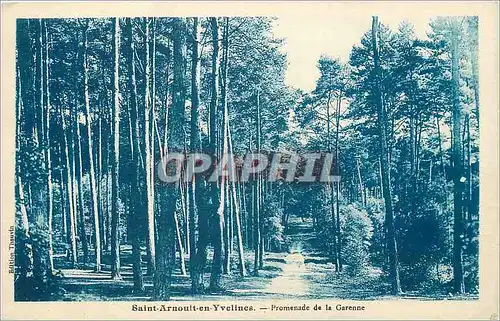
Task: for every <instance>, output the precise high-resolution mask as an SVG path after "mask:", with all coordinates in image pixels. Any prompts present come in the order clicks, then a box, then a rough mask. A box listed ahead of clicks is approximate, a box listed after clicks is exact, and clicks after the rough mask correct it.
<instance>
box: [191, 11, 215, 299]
mask: <svg viewBox="0 0 500 321" xmlns="http://www.w3.org/2000/svg"><path fill="white" fill-rule="evenodd" d="M210 26H211V30H212V47H213V50H212V72H211V76H210V92H211V100H210V105H209V136H208V138H209V143H208V145H209V146H208V150H209V153H211V154H212V155H213V156H215V146H216V140H215V139H216V134H215V133H216V131H217V125H216V115H217V106H218V99H219V87H218V85H217V80H218V79H219V40H218V37H219V29H218V23H217V18H210ZM198 94H199V93H198ZM198 103H199V100H198ZM192 120H193V118H192ZM192 134H193V132H192ZM195 139H198V137H195ZM195 146H196V144H195ZM197 186H200V185H197ZM216 188H217V184H216V183H214V182H210V183H209V186H208V194H209V195H208V204H205V205H206V206H204V207H202V206H201V204H200V202H197V205H198V248H197V252H196V261H195V262H196V263H195V265H196V266H195V268H194V273H193V276H192V283H191V289H192V291H193V293H199V292H202V291H203V290H204V284H203V274H204V270H205V265H206V262H207V245H208V242H209V220H210V216H211V215H214V214H212V213H213V212H214V211H215V210H216V205H215V204H216V195H215V194H216V192H217V191H216Z"/></svg>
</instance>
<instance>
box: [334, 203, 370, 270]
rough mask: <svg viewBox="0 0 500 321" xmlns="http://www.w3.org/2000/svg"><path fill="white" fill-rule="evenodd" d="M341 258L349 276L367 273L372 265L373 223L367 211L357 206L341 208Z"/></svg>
mask: <svg viewBox="0 0 500 321" xmlns="http://www.w3.org/2000/svg"><path fill="white" fill-rule="evenodd" d="M340 227H341V246H342V248H341V258H342V261H343V263H344V264H345V265H347V266H346V272H347V273H348V274H349V275H358V274H363V273H365V272H366V271H367V270H368V269H367V268H368V266H369V265H370V245H371V238H372V235H373V226H372V222H371V220H370V219H369V217H368V213H367V211H366V210H364V209H362V208H360V207H358V206H356V205H353V204H351V205H347V206H341V207H340Z"/></svg>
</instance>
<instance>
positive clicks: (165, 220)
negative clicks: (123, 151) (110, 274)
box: [153, 18, 185, 300]
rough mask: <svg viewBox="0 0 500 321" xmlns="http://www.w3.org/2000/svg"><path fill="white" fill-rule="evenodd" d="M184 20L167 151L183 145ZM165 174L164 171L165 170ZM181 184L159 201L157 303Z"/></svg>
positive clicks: (178, 21)
mask: <svg viewBox="0 0 500 321" xmlns="http://www.w3.org/2000/svg"><path fill="white" fill-rule="evenodd" d="M183 24H184V21H183V19H182V18H172V37H173V56H174V83H173V106H172V111H171V117H172V119H171V120H170V121H169V126H168V128H167V130H168V149H169V151H168V152H170V151H175V152H180V151H182V148H183V145H184V128H183V126H184V107H185V106H184V105H185V96H184V94H185V88H184V82H183V77H184V73H183V61H184V59H183V50H182V43H183V39H182V38H183V37H182V29H183V27H184V26H183ZM162 170H164V169H162ZM179 189H180V185H179V181H177V182H174V183H170V184H168V186H162V187H161V189H159V190H158V198H159V200H160V202H161V203H162V206H161V207H160V210H159V215H158V224H157V226H158V244H157V245H158V246H157V248H156V271H155V276H154V295H153V297H154V299H156V300H168V299H169V298H170V284H171V281H172V280H171V276H172V270H173V267H174V264H175V227H174V224H175V222H174V215H175V211H176V203H177V200H178V198H179V194H180V191H179Z"/></svg>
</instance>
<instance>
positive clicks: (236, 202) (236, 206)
mask: <svg viewBox="0 0 500 321" xmlns="http://www.w3.org/2000/svg"><path fill="white" fill-rule="evenodd" d="M228 122H229V121H228ZM227 130H228V139H229V154H230V155H233V140H232V138H231V126H230V125H229V124H228V128H227ZM231 170H232V177H234V178H236V171H235V168H234V166H231ZM236 184H238V183H237V182H235V181H233V182H232V183H231V187H232V188H231V192H232V201H233V206H234V217H235V219H236V238H237V242H238V259H239V264H240V275H241V276H246V274H247V271H246V268H245V256H244V254H245V253H244V251H243V237H242V233H241V219H240V205H239V200H238V197H237V195H236Z"/></svg>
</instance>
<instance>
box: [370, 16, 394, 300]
mask: <svg viewBox="0 0 500 321" xmlns="http://www.w3.org/2000/svg"><path fill="white" fill-rule="evenodd" d="M378 24H379V22H378V17H377V16H374V17H373V20H372V48H373V60H374V68H375V83H374V91H375V102H376V105H377V114H378V117H377V118H378V127H379V133H380V164H381V167H382V186H383V194H384V203H385V220H386V226H387V236H386V240H387V248H388V252H389V264H390V269H389V274H390V278H391V285H392V293H393V294H395V295H399V294H400V293H401V283H400V280H399V266H398V265H399V264H398V250H397V244H396V235H395V227H394V213H393V208H392V192H391V185H390V184H391V176H390V169H389V160H388V152H389V151H388V147H387V131H386V130H387V128H386V127H387V114H386V111H385V110H384V106H383V105H382V93H381V90H380V61H379V53H378Z"/></svg>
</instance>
